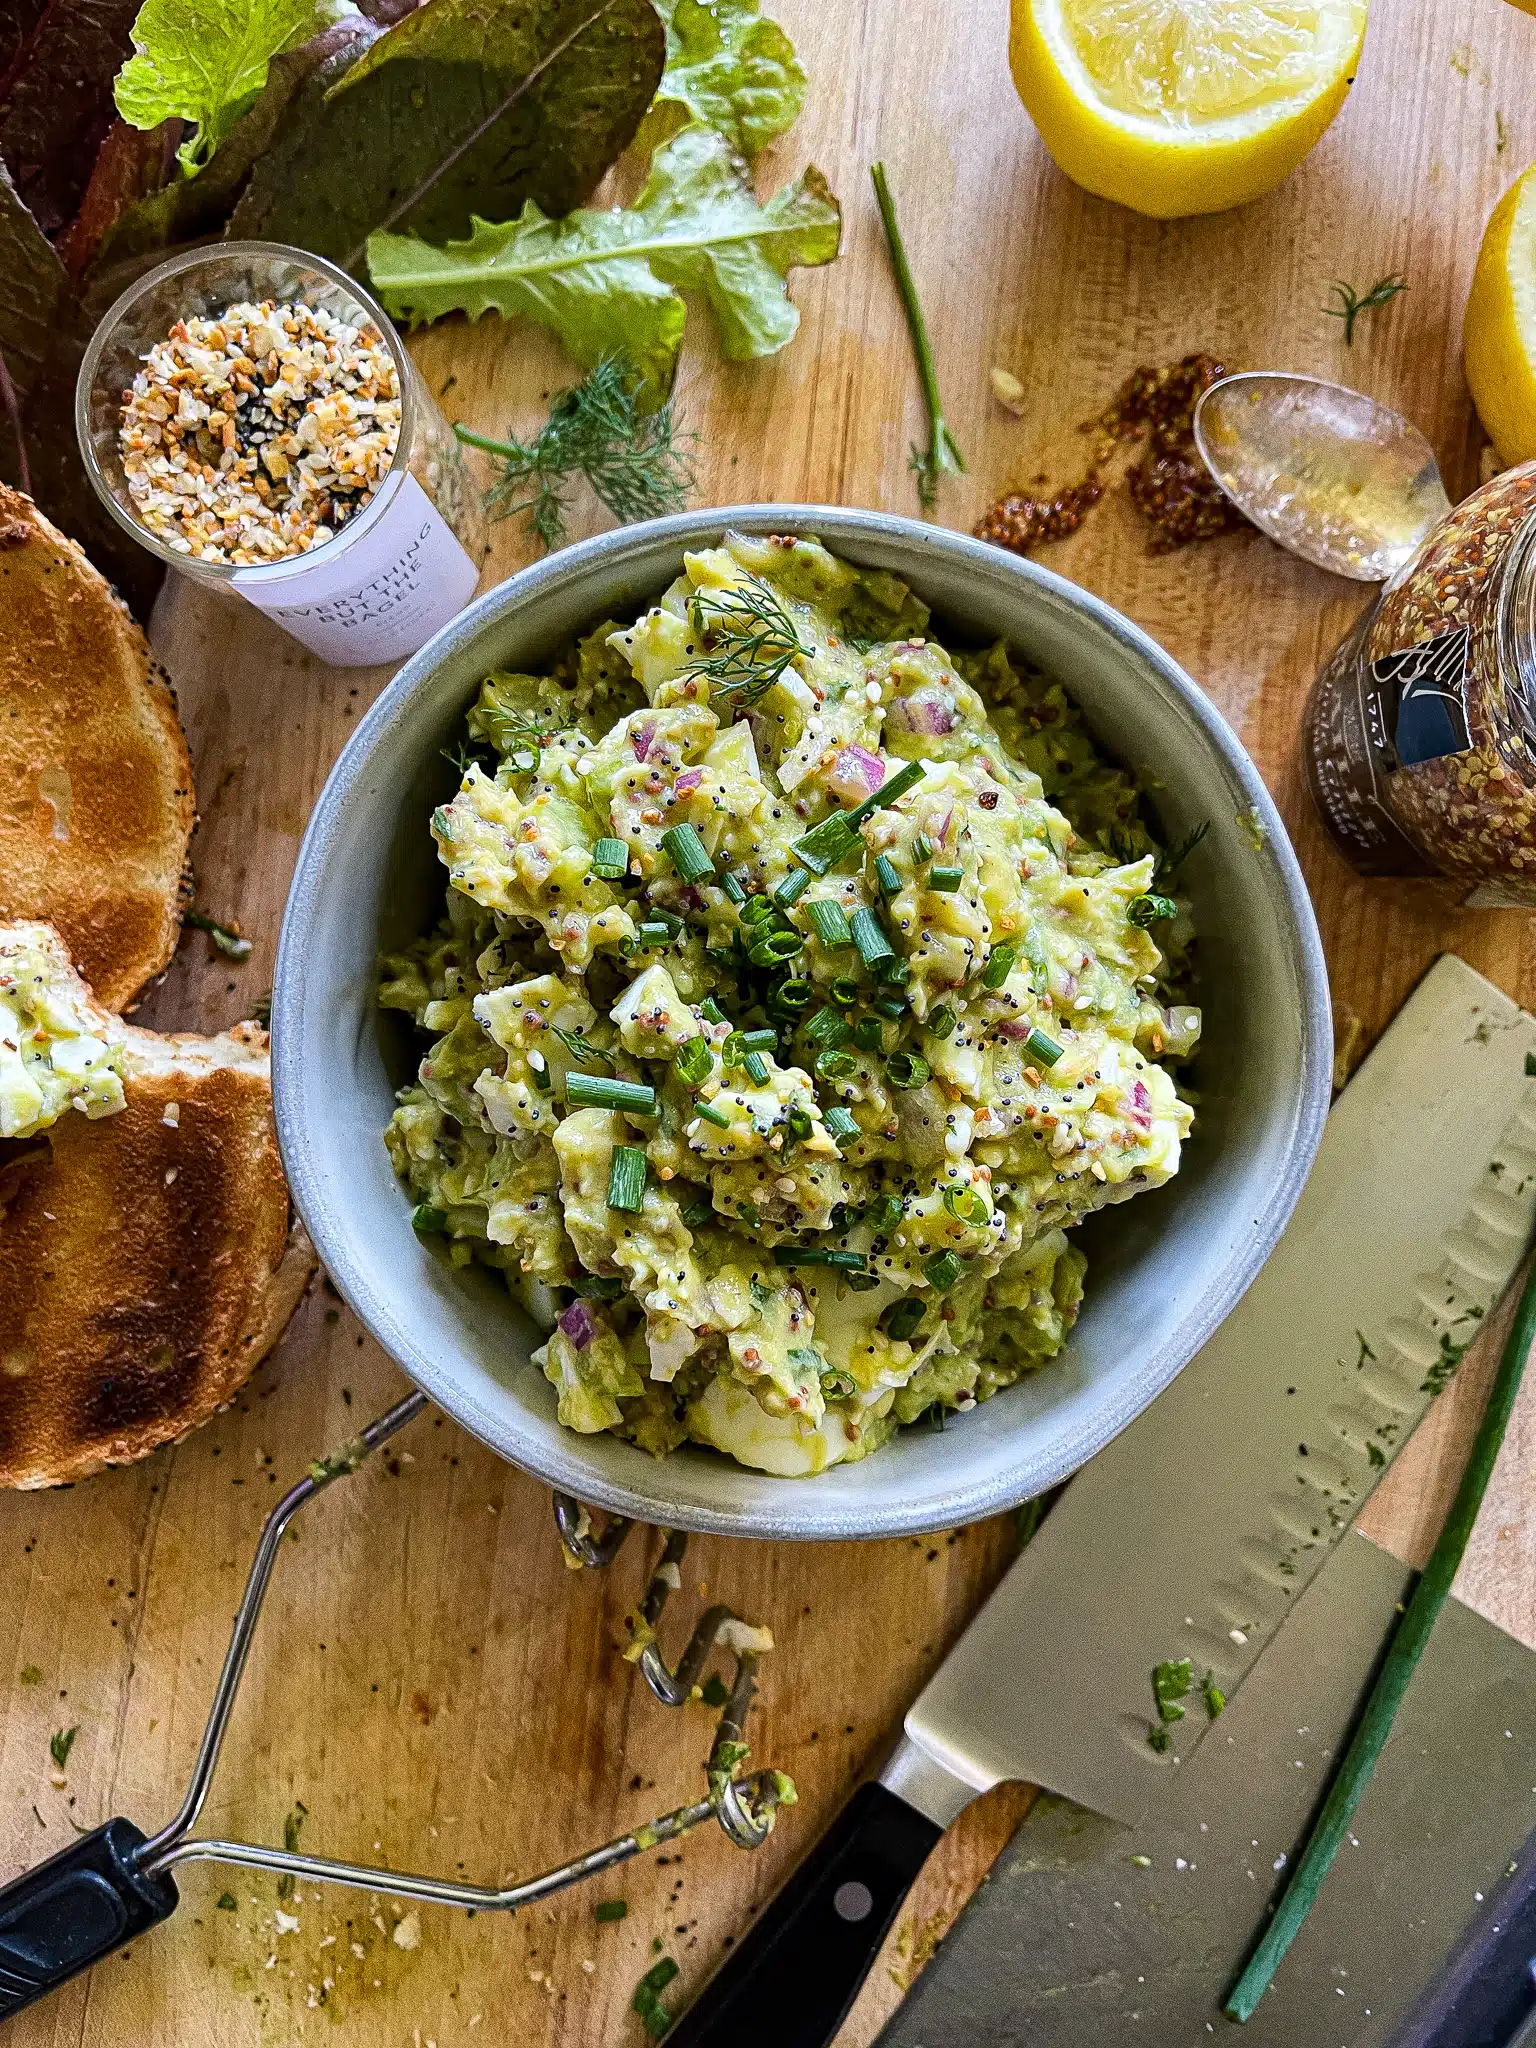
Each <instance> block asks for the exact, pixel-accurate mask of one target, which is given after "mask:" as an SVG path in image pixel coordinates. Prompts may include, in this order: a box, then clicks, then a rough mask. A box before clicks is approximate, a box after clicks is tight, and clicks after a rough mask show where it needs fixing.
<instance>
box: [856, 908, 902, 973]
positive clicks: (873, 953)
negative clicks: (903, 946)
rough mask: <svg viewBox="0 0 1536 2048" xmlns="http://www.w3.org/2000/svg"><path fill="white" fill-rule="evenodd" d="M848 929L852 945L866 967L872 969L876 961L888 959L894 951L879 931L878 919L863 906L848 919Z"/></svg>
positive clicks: (883, 934)
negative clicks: (856, 949)
mask: <svg viewBox="0 0 1536 2048" xmlns="http://www.w3.org/2000/svg"><path fill="white" fill-rule="evenodd" d="M848 929H849V930H850V931H851V932H852V933H853V943H854V944H855V945H856V946H857V947H858V949H859V954H860V957H861V958H862V959H863V962H864V965H865V966H866V967H873V965H874V964H875V962H876V961H877V960H885V959H888V958H889V957H890V955H891V953H892V952H893V951H894V950H895V949H894V948H893V947H892V945H891V942H890V940H889V939H888V938H887V937H886V936H885V933H884V932H883V931H882V930H881V929H880V920H879V918H877V917H876V916H875V913H874V912H873V911H872V910H870V909H868V908H867V907H866V906H865V905H863V904H861V905H860V906H859V908H858V909H857V910H856V911H855V912H854V913H853V915H852V917H850V918H849V920H848Z"/></svg>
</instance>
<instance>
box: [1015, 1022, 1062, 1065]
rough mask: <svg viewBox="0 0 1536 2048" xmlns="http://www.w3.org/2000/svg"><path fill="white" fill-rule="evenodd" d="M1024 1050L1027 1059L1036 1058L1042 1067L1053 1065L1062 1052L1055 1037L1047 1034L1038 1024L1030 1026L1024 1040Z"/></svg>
mask: <svg viewBox="0 0 1536 2048" xmlns="http://www.w3.org/2000/svg"><path fill="white" fill-rule="evenodd" d="M1024 1051H1025V1054H1026V1056H1027V1057H1028V1058H1029V1059H1032V1060H1038V1061H1039V1063H1040V1065H1041V1066H1042V1067H1054V1066H1055V1064H1056V1062H1057V1061H1058V1060H1059V1059H1060V1058H1061V1054H1062V1048H1061V1047H1060V1046H1059V1045H1058V1044H1057V1043H1056V1041H1055V1039H1054V1038H1051V1037H1049V1036H1047V1034H1046V1033H1045V1032H1043V1031H1042V1030H1041V1029H1040V1027H1039V1025H1038V1024H1036V1025H1033V1026H1032V1027H1031V1029H1030V1034H1029V1036H1028V1038H1026V1039H1025V1041H1024Z"/></svg>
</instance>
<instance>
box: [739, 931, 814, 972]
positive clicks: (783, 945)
mask: <svg viewBox="0 0 1536 2048" xmlns="http://www.w3.org/2000/svg"><path fill="white" fill-rule="evenodd" d="M804 944H805V940H804V939H803V938H802V937H801V936H800V934H799V932H793V931H791V932H769V934H768V936H767V937H766V938H762V939H759V940H758V941H757V943H756V944H755V945H754V946H752V947H751V948H750V949H749V951H748V953H747V958H748V959H749V960H750V961H751V962H752V965H753V966H754V967H777V966H778V965H779V964H780V963H781V962H782V961H785V960H793V959H794V957H795V955H796V954H797V953H798V952H799V951H800V948H801V947H802V946H803V945H804Z"/></svg>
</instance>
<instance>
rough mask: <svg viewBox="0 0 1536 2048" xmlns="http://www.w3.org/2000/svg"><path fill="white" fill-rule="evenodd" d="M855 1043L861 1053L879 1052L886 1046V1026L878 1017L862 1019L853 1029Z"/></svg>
mask: <svg viewBox="0 0 1536 2048" xmlns="http://www.w3.org/2000/svg"><path fill="white" fill-rule="evenodd" d="M853 1042H854V1044H855V1045H856V1046H857V1047H858V1048H859V1051H860V1052H879V1051H880V1049H881V1048H882V1046H883V1045H884V1044H885V1026H884V1025H883V1024H882V1023H881V1022H880V1019H879V1018H878V1017H861V1018H860V1019H859V1021H858V1023H857V1024H855V1025H854V1027H853Z"/></svg>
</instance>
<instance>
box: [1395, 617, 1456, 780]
mask: <svg viewBox="0 0 1536 2048" xmlns="http://www.w3.org/2000/svg"><path fill="white" fill-rule="evenodd" d="M1471 646H1472V630H1471V628H1470V627H1469V626H1457V627H1455V628H1454V629H1453V630H1452V631H1451V632H1449V633H1437V634H1436V635H1435V636H1434V638H1433V639H1432V640H1421V641H1419V642H1418V644H1417V645H1416V646H1413V647H1403V648H1399V649H1398V650H1397V651H1396V652H1395V653H1393V654H1383V655H1381V656H1379V657H1378V659H1377V660H1375V661H1373V662H1372V663H1371V665H1370V669H1369V675H1370V683H1371V688H1372V689H1373V690H1374V692H1375V694H1376V697H1377V700H1378V703H1379V704H1380V707H1381V718H1380V724H1381V726H1382V727H1383V728H1384V729H1385V730H1387V731H1390V732H1391V734H1392V746H1393V749H1394V751H1395V753H1396V755H1397V763H1398V764H1400V765H1401V766H1403V767H1408V768H1412V767H1416V766H1417V765H1418V764H1419V763H1420V762H1421V761H1438V760H1441V759H1442V758H1443V757H1444V756H1445V755H1447V754H1463V753H1465V752H1466V750H1467V748H1468V747H1469V746H1470V745H1471V735H1470V733H1469V732H1468V730H1467V705H1466V689H1467V660H1468V656H1469V653H1470V651H1471Z"/></svg>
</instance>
